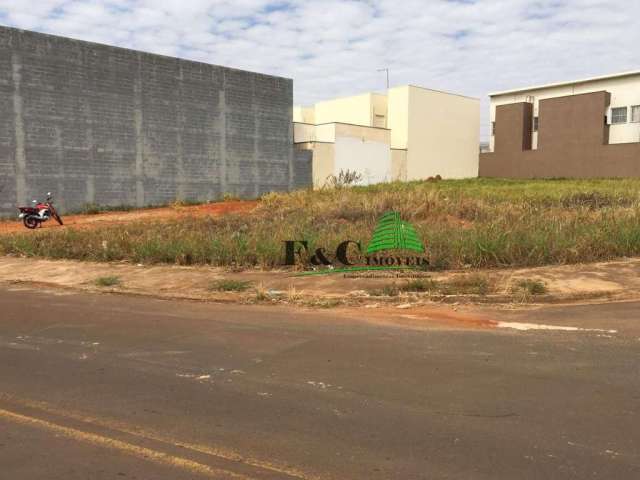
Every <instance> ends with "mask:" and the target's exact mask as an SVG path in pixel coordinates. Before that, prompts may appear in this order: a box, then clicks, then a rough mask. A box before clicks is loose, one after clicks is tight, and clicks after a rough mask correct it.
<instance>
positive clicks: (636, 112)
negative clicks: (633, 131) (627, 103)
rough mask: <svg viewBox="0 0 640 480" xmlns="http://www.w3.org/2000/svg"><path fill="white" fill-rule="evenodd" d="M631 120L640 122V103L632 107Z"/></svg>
mask: <svg viewBox="0 0 640 480" xmlns="http://www.w3.org/2000/svg"><path fill="white" fill-rule="evenodd" d="M631 122H632V123H640V105H634V106H633V107H631Z"/></svg>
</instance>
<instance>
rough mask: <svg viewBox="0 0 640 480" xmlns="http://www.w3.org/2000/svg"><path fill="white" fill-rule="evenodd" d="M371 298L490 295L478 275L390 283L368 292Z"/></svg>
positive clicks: (487, 286)
mask: <svg viewBox="0 0 640 480" xmlns="http://www.w3.org/2000/svg"><path fill="white" fill-rule="evenodd" d="M368 293H369V295H371V296H373V297H397V296H398V295H400V294H401V293H427V294H430V295H487V294H489V293H491V286H490V284H489V282H488V280H487V279H486V278H485V277H484V276H483V275H480V274H470V275H463V276H458V277H454V278H452V279H451V280H449V281H446V282H445V281H435V280H431V279H417V280H410V281H407V282H405V283H399V284H398V283H395V282H394V283H391V284H389V285H385V286H384V287H382V288H378V289H371V290H369V292H368Z"/></svg>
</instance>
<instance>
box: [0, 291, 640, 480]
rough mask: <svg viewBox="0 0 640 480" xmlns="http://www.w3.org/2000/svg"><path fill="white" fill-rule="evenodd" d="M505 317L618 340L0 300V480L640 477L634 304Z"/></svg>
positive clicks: (50, 299)
mask: <svg viewBox="0 0 640 480" xmlns="http://www.w3.org/2000/svg"><path fill="white" fill-rule="evenodd" d="M367 315H368V312H367V311H366V310H364V309H363V311H362V313H361V316H362V319H366V316H367ZM495 315H496V316H499V317H500V319H503V320H509V321H517V322H535V323H545V324H552V325H565V326H566V325H578V326H586V327H588V328H594V329H605V330H609V329H615V330H616V333H609V332H597V331H517V330H511V329H487V328H484V329H468V328H466V327H456V326H453V325H450V326H446V325H445V326H442V325H439V326H436V325H435V324H434V326H430V325H426V326H425V328H415V327H412V328H409V327H407V326H402V325H392V324H376V323H375V322H370V321H361V319H358V318H342V317H338V316H337V315H336V314H335V313H332V312H331V311H327V312H316V313H308V312H300V311H293V310H287V309H281V308H276V307H241V306H220V305H208V304H197V303H188V302H169V301H159V300H150V299H142V298H132V297H124V296H110V295H103V296H99V295H88V294H76V293H65V294H52V293H49V292H35V291H29V290H24V291H19V290H17V291H16V290H15V289H8V288H7V287H0V478H1V479H2V480H4V479H11V480H23V479H25V480H26V479H29V480H33V479H47V480H51V479H64V480H76V479H91V480H94V479H115V478H118V479H136V478H137V479H145V480H146V479H171V480H173V479H200V478H220V479H227V478H229V479H339V480H345V479H367V480H369V479H371V480H374V479H430V480H431V479H465V480H467V479H472V480H475V479H492V480H495V479H509V480H513V479H563V480H564V479H581V480H583V479H595V478H601V479H616V480H621V479H637V478H640V416H639V413H640V368H639V366H640V329H639V328H638V324H640V322H639V320H640V304H637V303H635V304H634V303H621V304H609V305H602V306H583V307H553V308H549V309H543V310H537V311H533V312H512V313H504V314H495Z"/></svg>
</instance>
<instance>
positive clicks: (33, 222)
mask: <svg viewBox="0 0 640 480" xmlns="http://www.w3.org/2000/svg"><path fill="white" fill-rule="evenodd" d="M22 223H24V226H25V227H27V228H28V229H30V230H33V229H34V228H37V227H38V225H39V224H40V221H39V220H38V219H37V218H36V217H34V216H33V215H28V216H26V217H24V218H23V219H22Z"/></svg>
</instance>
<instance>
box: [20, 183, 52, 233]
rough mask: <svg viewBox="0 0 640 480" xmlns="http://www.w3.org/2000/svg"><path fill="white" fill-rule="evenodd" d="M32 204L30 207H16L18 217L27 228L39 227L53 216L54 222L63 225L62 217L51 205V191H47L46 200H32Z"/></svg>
mask: <svg viewBox="0 0 640 480" xmlns="http://www.w3.org/2000/svg"><path fill="white" fill-rule="evenodd" d="M31 203H33V206H31V207H18V210H20V214H19V215H18V218H20V219H22V223H24V226H25V227H27V228H29V229H34V228H37V227H41V226H42V224H43V223H44V222H46V221H47V220H49V219H50V218H52V217H53V218H55V219H56V222H58V223H59V224H60V225H63V223H62V218H60V215H59V214H58V212H57V211H56V208H55V207H54V206H53V197H52V195H51V192H49V193H47V200H46V201H44V202H38V201H37V200H33V201H32V202H31Z"/></svg>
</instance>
